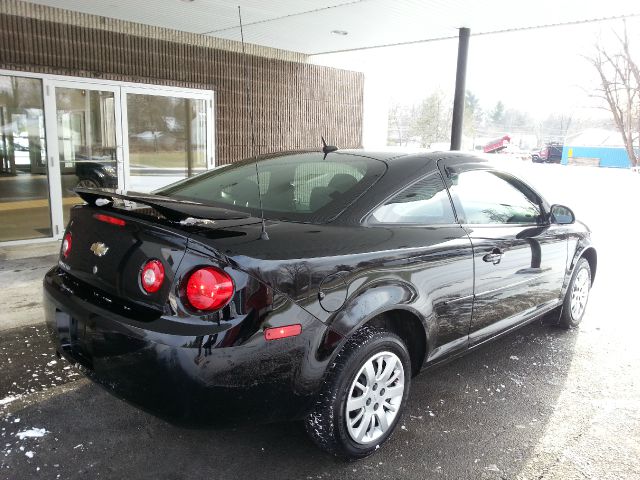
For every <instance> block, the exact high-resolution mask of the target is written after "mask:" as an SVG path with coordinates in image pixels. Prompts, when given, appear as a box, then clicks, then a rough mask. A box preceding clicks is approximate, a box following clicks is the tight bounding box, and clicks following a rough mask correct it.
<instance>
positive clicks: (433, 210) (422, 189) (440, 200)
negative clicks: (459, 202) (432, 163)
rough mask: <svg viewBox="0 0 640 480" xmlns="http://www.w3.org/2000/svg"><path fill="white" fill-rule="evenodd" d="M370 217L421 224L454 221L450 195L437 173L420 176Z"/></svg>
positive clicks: (375, 220) (381, 220)
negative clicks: (420, 177) (420, 178)
mask: <svg viewBox="0 0 640 480" xmlns="http://www.w3.org/2000/svg"><path fill="white" fill-rule="evenodd" d="M371 220H372V221H373V222H375V223H405V224H406V223H408V224H421V225H434V224H446V223H455V222H456V220H455V217H454V216H453V209H452V208H451V202H450V201H449V195H447V190H446V189H445V187H444V184H443V183H442V179H441V178H440V175H439V174H438V173H434V174H431V175H429V176H428V177H425V178H423V179H422V180H420V181H419V182H417V183H415V184H413V185H412V186H410V187H409V188H407V189H406V190H404V191H402V192H401V193H399V194H398V195H396V196H395V197H393V198H392V199H391V200H389V201H387V203H385V204H384V205H382V206H380V207H378V208H377V209H376V210H375V211H374V212H373V214H372V216H371Z"/></svg>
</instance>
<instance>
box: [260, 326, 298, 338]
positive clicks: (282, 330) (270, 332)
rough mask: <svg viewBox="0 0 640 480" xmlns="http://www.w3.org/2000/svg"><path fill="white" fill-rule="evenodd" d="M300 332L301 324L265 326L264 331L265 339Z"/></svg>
mask: <svg viewBox="0 0 640 480" xmlns="http://www.w3.org/2000/svg"><path fill="white" fill-rule="evenodd" d="M300 332H302V325H300V324H299V323H296V324H295V325H286V326H284V327H274V328H267V329H265V331H264V338H265V340H278V339H279V338H287V337H295V336H297V335H300Z"/></svg>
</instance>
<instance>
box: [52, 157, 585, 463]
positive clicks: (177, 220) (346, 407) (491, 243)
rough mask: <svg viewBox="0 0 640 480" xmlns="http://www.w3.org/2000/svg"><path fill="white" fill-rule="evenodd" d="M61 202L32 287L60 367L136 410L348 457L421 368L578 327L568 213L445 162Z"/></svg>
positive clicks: (320, 168) (481, 172)
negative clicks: (523, 331) (49, 250)
mask: <svg viewBox="0 0 640 480" xmlns="http://www.w3.org/2000/svg"><path fill="white" fill-rule="evenodd" d="M257 172H259V173H257ZM76 192H77V193H78V194H79V195H80V196H81V197H82V199H83V200H85V202H86V204H84V205H78V206H75V207H73V208H72V210H71V220H70V222H69V224H68V226H67V229H66V231H65V234H64V240H63V242H62V247H61V251H60V257H59V260H58V263H57V265H56V266H55V267H53V268H52V269H51V270H50V271H49V272H48V273H47V274H46V276H45V279H44V292H45V294H44V306H45V316H46V321H47V325H48V328H49V330H50V332H51V335H52V337H53V339H54V342H55V345H56V348H57V351H58V352H59V354H60V355H63V356H64V357H65V358H67V359H68V360H70V361H71V362H73V363H76V362H78V363H80V364H82V365H84V366H85V367H87V368H89V369H90V370H92V371H93V372H94V374H95V375H96V376H95V377H94V376H93V375H92V378H98V379H102V380H104V382H103V384H104V385H106V386H108V387H109V388H110V389H111V390H113V391H114V392H115V393H116V394H119V395H121V396H123V397H124V398H127V399H132V401H135V402H137V403H141V404H142V405H143V406H145V405H146V406H149V407H150V409H151V410H152V411H155V408H162V409H169V408H173V407H172V406H174V405H175V409H176V410H175V411H174V414H175V413H177V414H179V415H180V416H183V415H196V416H201V415H202V416H205V417H206V418H208V419H209V420H211V419H213V420H226V419H229V418H232V417H233V416H240V417H241V419H242V420H244V421H248V420H251V421H265V420H274V419H289V420H291V419H301V420H302V419H303V420H304V421H305V425H306V428H307V432H308V433H309V435H310V436H311V437H312V439H313V440H314V441H315V442H316V443H317V445H318V446H320V447H321V448H323V449H325V450H327V451H329V452H331V453H333V454H335V455H339V456H342V457H347V458H361V457H365V456H367V455H370V454H371V453H373V452H375V451H376V450H377V449H378V448H379V446H380V445H381V444H383V443H384V442H385V441H386V440H387V439H388V438H389V437H390V435H391V434H392V432H393V431H394V429H395V428H396V426H397V425H398V423H399V421H400V416H401V414H402V412H403V410H405V407H406V404H407V398H408V396H409V390H410V387H411V382H412V378H413V377H414V376H415V375H416V374H418V372H420V371H421V370H424V369H425V368H426V367H430V366H435V365H438V364H440V363H442V362H443V361H445V360H446V359H451V358H454V357H455V356H458V355H460V354H463V353H465V352H468V351H471V350H473V349H475V348H478V347H480V346H481V345H483V344H485V343H486V342H487V341H489V340H491V339H493V338H496V337H498V336H500V335H502V334H505V333H507V332H510V331H512V330H513V329H515V328H518V327H521V326H523V325H525V324H527V323H529V322H531V321H533V320H535V319H537V318H540V317H541V316H542V315H544V314H547V313H550V312H553V316H554V318H555V321H556V322H557V323H558V324H559V325H560V326H562V327H564V328H571V327H574V326H577V325H578V324H579V323H580V321H581V319H582V317H583V315H584V312H585V308H586V306H587V300H588V297H589V291H590V288H591V285H592V282H593V279H594V277H595V274H596V263H597V259H596V251H595V249H594V247H593V245H592V244H591V238H590V231H589V229H588V228H587V227H586V226H585V225H584V224H583V223H581V222H578V221H576V220H575V217H574V215H573V213H572V212H571V210H570V209H569V208H567V207H564V206H561V205H549V204H548V203H547V202H546V201H545V200H544V199H543V198H542V197H541V196H540V195H539V194H538V193H536V192H535V191H534V190H533V189H532V188H531V187H530V186H528V185H527V184H526V183H524V182H523V181H522V180H519V179H517V178H516V177H514V176H512V175H510V174H508V173H505V172H501V171H499V170H496V169H494V168H492V167H491V166H490V165H489V163H488V162H487V161H486V160H483V159H480V158H477V157H475V156H472V155H463V154H460V153H455V152H447V154H446V155H443V154H442V153H424V154H415V155H405V154H400V153H394V154H392V153H384V154H382V153H373V152H366V151H357V150H355V151H337V152H334V153H329V154H328V155H327V154H325V155H323V154H322V153H318V152H298V153H290V154H276V155H271V156H265V157H262V158H259V159H258V160H245V161H240V162H237V163H234V164H233V165H230V166H228V167H225V168H222V169H218V170H214V171H210V172H206V173H203V174H201V175H197V176H195V177H191V178H189V179H185V180H182V181H180V182H177V183H175V184H172V185H169V186H167V187H164V188H162V189H160V190H157V191H155V192H154V193H152V194H139V193H133V192H129V193H115V192H109V191H105V190H90V189H76ZM260 192H263V193H262V194H261V196H259V194H260ZM569 360H570V359H569ZM480 373H481V372H480ZM93 407H95V405H87V406H86V408H85V411H84V413H83V414H87V411H88V410H90V409H91V408H93ZM209 435H217V433H215V432H211V433H209ZM293 441H296V440H295V439H294V440H293ZM141 448H142V447H141Z"/></svg>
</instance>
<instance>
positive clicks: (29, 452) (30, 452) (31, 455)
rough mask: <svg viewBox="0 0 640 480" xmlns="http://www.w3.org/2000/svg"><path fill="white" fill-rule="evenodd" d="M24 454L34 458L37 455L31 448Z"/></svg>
mask: <svg viewBox="0 0 640 480" xmlns="http://www.w3.org/2000/svg"><path fill="white" fill-rule="evenodd" d="M24 454H25V455H26V456H27V457H29V458H33V456H34V455H35V454H34V453H33V452H32V451H31V450H29V451H28V452H24Z"/></svg>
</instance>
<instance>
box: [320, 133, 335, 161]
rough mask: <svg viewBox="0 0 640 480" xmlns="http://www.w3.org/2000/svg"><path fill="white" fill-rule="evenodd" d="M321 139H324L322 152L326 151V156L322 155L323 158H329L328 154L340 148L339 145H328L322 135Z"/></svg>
mask: <svg viewBox="0 0 640 480" xmlns="http://www.w3.org/2000/svg"><path fill="white" fill-rule="evenodd" d="M320 139H321V140H322V153H324V157H322V160H324V159H326V158H327V155H329V154H330V153H331V152H335V151H336V150H338V147H334V146H333V145H327V142H325V141H324V137H323V136H320Z"/></svg>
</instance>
